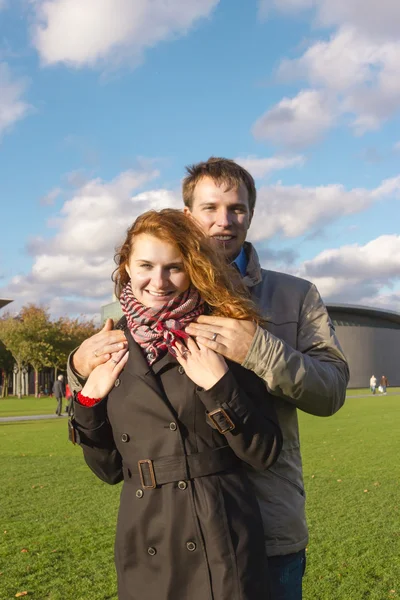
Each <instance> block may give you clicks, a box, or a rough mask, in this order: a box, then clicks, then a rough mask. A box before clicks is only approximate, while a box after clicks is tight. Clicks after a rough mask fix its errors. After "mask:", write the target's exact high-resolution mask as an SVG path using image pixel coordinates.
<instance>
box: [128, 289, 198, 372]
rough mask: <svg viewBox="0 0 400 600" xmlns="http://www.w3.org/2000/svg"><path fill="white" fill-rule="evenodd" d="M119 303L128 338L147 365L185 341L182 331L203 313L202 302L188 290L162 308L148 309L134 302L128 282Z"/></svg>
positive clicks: (195, 294) (135, 300)
mask: <svg viewBox="0 0 400 600" xmlns="http://www.w3.org/2000/svg"><path fill="white" fill-rule="evenodd" d="M119 301H120V303H121V308H122V312H123V313H124V315H125V316H126V320H127V323H128V327H129V330H130V332H131V334H132V337H133V339H134V340H135V342H137V343H138V344H139V346H140V347H141V348H142V349H143V350H144V352H145V354H146V359H147V362H148V363H149V365H152V364H153V363H154V362H155V361H156V360H157V359H158V358H159V357H161V356H163V355H164V354H165V353H166V352H167V351H168V350H169V349H170V348H172V347H173V346H174V345H175V344H176V341H177V339H178V338H183V339H185V338H187V337H188V335H187V333H185V331H183V329H184V327H185V326H186V325H187V324H188V323H191V322H192V321H193V320H194V319H195V318H196V317H197V316H199V315H201V314H202V313H203V312H204V300H202V298H201V297H200V294H199V292H198V291H197V290H196V289H195V288H194V287H192V286H190V287H189V288H188V289H187V290H186V291H185V292H183V293H182V294H180V295H179V296H177V297H176V298H173V299H172V300H170V301H169V302H168V304H166V305H165V306H163V307H161V308H149V307H147V306H144V305H143V304H142V303H141V302H139V301H138V300H137V299H136V298H135V296H134V295H133V292H132V287H131V282H130V281H129V282H128V283H127V284H126V286H125V287H124V288H123V290H122V293H121V297H120V299H119Z"/></svg>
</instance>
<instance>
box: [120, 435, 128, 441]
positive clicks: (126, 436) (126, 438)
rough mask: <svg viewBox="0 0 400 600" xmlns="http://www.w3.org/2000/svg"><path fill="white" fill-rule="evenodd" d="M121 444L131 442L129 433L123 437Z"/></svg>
mask: <svg viewBox="0 0 400 600" xmlns="http://www.w3.org/2000/svg"><path fill="white" fill-rule="evenodd" d="M121 442H129V435H128V434H127V433H123V434H122V435H121Z"/></svg>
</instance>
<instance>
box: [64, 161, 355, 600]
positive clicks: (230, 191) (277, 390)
mask: <svg viewBox="0 0 400 600" xmlns="http://www.w3.org/2000/svg"><path fill="white" fill-rule="evenodd" d="M182 195H183V200H184V205H185V207H184V210H185V213H186V215H187V217H188V218H190V219H192V220H193V221H195V222H196V223H197V224H199V225H200V227H201V228H202V229H203V231H204V232H205V233H206V235H207V236H209V237H210V239H211V240H212V241H213V243H214V244H215V246H216V247H217V248H218V249H219V251H220V252H221V254H222V255H224V256H225V258H226V260H227V262H233V264H234V265H235V267H236V269H237V272H239V273H240V275H241V276H242V281H243V283H244V284H245V286H246V287H247V288H248V291H249V293H250V295H251V298H252V299H253V301H254V302H255V304H256V305H257V306H258V308H259V311H260V313H261V315H262V316H263V317H264V318H265V320H266V323H265V324H264V325H263V326H262V327H260V326H259V325H256V324H255V323H254V322H253V321H252V320H250V319H249V320H240V321H239V320H237V319H234V318H227V317H216V316H212V315H211V316H209V315H200V316H199V317H198V319H197V323H194V322H192V323H191V325H190V327H189V328H188V329H187V332H188V333H189V334H190V335H191V336H195V338H196V339H197V340H198V342H199V343H200V344H202V345H204V346H206V347H207V348H209V349H211V350H214V351H215V352H217V353H219V354H221V355H222V356H224V357H226V358H228V359H230V360H231V361H233V362H235V363H237V364H240V365H242V366H243V367H244V368H245V369H247V370H248V371H249V372H253V373H255V374H256V375H258V376H259V377H260V378H262V379H263V380H264V382H265V385H266V388H267V390H268V391H269V392H271V393H272V394H273V397H274V405H275V409H276V411H277V414H278V419H279V424H280V427H281V429H282V433H283V439H284V444H283V450H282V452H281V454H280V456H279V457H278V460H277V462H276V463H275V464H274V466H273V467H272V468H271V469H269V470H268V471H265V472H262V473H261V472H257V473H256V472H252V471H250V472H249V477H250V478H251V480H252V483H253V486H254V489H255V491H256V495H257V498H258V502H259V505H260V509H261V514H262V518H263V524H264V532H265V545H266V551H267V554H268V564H269V570H270V578H271V586H272V597H273V599H274V600H301V598H302V578H303V575H304V571H305V548H306V546H307V543H308V531H307V523H306V518H305V492H304V483H303V476H302V462H301V453H300V442H299V429H298V418H297V410H303V411H305V412H307V413H310V414H313V415H316V416H329V415H333V414H334V413H335V412H337V411H338V410H339V409H340V408H341V406H342V405H343V403H344V400H345V396H346V387H347V383H348V380H349V369H348V365H347V362H346V358H345V356H344V354H343V352H342V349H341V347H340V345H339V342H338V340H337V338H336V335H335V330H334V327H333V325H332V322H331V320H330V318H329V315H328V312H327V310H326V307H325V305H324V303H323V301H322V299H321V296H320V294H319V293H318V290H317V289H316V287H315V286H314V285H313V284H312V283H310V282H309V281H306V280H304V279H300V278H298V277H293V276H291V275H287V274H285V273H279V272H276V271H270V270H266V269H262V268H261V266H260V263H259V259H258V256H257V252H256V250H255V248H254V246H253V245H252V244H250V243H249V242H247V241H246V236H247V232H248V229H249V227H250V224H251V220H252V218H253V214H254V210H255V204H256V195H257V192H256V188H255V184H254V180H253V178H252V176H251V175H250V173H249V172H248V171H246V170H245V169H243V168H242V167H241V166H240V165H238V164H237V163H235V162H234V161H232V160H229V159H225V158H216V157H211V158H210V159H209V160H207V161H205V162H201V163H197V164H195V165H192V166H190V167H188V168H187V176H186V177H185V178H184V180H183V186H182ZM267 207H268V204H267V203H266V210H267ZM124 344H125V345H126V339H125V336H124V334H123V332H122V331H118V330H113V322H112V320H111V319H110V320H108V321H107V322H106V324H105V326H104V328H103V330H102V331H101V332H100V333H98V334H96V335H94V336H92V337H91V338H89V339H87V340H85V341H84V342H83V343H82V344H81V346H80V347H79V348H78V349H77V350H76V351H75V352H74V353H73V354H72V355H71V356H70V358H69V379H70V382H71V385H72V386H73V388H74V389H76V390H77V389H81V387H82V385H84V382H85V380H86V378H87V377H88V375H89V374H90V372H91V371H92V370H93V368H95V367H96V366H98V365H100V364H103V363H104V362H105V361H107V360H108V359H109V358H110V356H111V354H112V353H113V352H116V351H118V350H119V349H120V347H121V345H122V346H123V345H124Z"/></svg>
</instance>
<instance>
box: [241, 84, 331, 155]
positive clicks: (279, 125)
mask: <svg viewBox="0 0 400 600" xmlns="http://www.w3.org/2000/svg"><path fill="white" fill-rule="evenodd" d="M335 117H336V115H335V109H334V105H333V104H332V102H331V100H330V98H329V96H328V95H326V94H324V93H323V92H321V91H318V90H303V91H301V92H299V94H297V96H295V97H294V98H283V99H282V100H281V101H280V102H279V103H278V104H277V105H276V106H274V107H273V108H271V109H270V110H268V111H267V112H266V113H265V114H264V115H262V116H261V117H260V118H259V119H258V120H257V121H256V122H255V123H254V125H253V128H252V132H253V135H254V136H255V137H256V138H257V139H266V140H269V141H272V142H274V143H276V144H278V145H282V146H287V147H289V148H292V149H297V148H302V147H304V146H308V145H309V144H312V143H314V142H316V141H318V140H319V139H320V138H321V137H322V135H323V134H324V133H325V131H326V130H328V129H329V128H330V127H332V125H333V124H334V122H335Z"/></svg>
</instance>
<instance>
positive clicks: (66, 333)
mask: <svg viewBox="0 0 400 600" xmlns="http://www.w3.org/2000/svg"><path fill="white" fill-rule="evenodd" d="M96 331H97V328H96V326H95V325H94V323H93V321H82V320H80V319H71V318H69V317H61V318H60V319H58V320H57V321H55V322H53V323H52V324H51V328H50V346H51V347H50V349H49V354H48V365H49V366H52V367H53V368H54V379H56V378H57V371H58V369H65V368H66V364H67V360H68V356H69V354H70V353H71V352H72V351H73V350H74V349H75V348H77V347H78V346H80V344H81V343H82V342H83V341H84V340H85V339H86V338H88V337H90V336H91V335H93V334H94V333H96Z"/></svg>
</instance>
